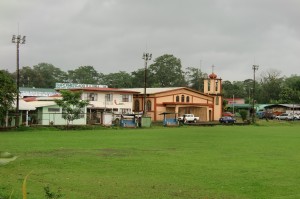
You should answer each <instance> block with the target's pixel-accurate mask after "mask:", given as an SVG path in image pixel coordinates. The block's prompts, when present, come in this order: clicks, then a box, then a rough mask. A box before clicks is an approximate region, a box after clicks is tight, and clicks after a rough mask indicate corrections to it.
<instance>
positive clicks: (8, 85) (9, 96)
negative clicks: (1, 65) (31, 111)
mask: <svg viewBox="0 0 300 199" xmlns="http://www.w3.org/2000/svg"><path fill="white" fill-rule="evenodd" d="M0 82H1V84H0V119H1V120H0V121H1V122H0V123H2V121H3V119H4V117H5V114H6V112H7V111H8V110H9V109H11V108H12V105H13V103H14V100H15V97H16V95H17V88H16V85H15V83H14V81H13V79H12V77H11V75H10V74H9V72H7V71H3V70H0Z"/></svg>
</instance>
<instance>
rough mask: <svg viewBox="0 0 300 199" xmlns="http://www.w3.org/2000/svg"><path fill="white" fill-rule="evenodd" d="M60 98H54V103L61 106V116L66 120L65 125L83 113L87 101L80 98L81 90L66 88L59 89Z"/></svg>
mask: <svg viewBox="0 0 300 199" xmlns="http://www.w3.org/2000/svg"><path fill="white" fill-rule="evenodd" d="M60 93H61V95H62V99H57V100H55V103H56V104H57V105H58V106H59V107H62V117H63V118H64V119H65V120H67V125H69V124H70V122H72V121H74V120H76V119H79V118H80V115H81V114H84V113H85V112H84V108H85V106H87V105H88V103H89V102H88V101H86V100H81V94H82V92H71V91H68V90H62V91H60Z"/></svg>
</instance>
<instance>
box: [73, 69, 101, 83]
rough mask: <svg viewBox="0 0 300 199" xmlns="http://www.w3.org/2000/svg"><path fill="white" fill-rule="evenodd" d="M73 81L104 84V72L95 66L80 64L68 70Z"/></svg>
mask: <svg viewBox="0 0 300 199" xmlns="http://www.w3.org/2000/svg"><path fill="white" fill-rule="evenodd" d="M68 78H69V81H70V82H71V83H79V84H102V83H103V82H102V78H103V74H101V73H98V72H97V71H96V70H95V69H94V67H93V66H80V67H78V68H77V69H75V70H69V71H68Z"/></svg>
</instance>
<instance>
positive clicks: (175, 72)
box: [148, 54, 187, 87]
mask: <svg viewBox="0 0 300 199" xmlns="http://www.w3.org/2000/svg"><path fill="white" fill-rule="evenodd" d="M149 71H150V73H149V76H148V77H149V79H153V80H154V84H153V85H152V86H154V87H175V86H186V85H187V82H186V81H185V78H184V72H183V70H182V66H181V61H180V59H178V58H176V57H174V56H173V55H168V54H165V55H163V56H160V57H158V58H156V59H155V60H154V63H153V64H151V65H150V67H149Z"/></svg>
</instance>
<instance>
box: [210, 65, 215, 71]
mask: <svg viewBox="0 0 300 199" xmlns="http://www.w3.org/2000/svg"><path fill="white" fill-rule="evenodd" d="M214 68H215V65H212V66H211V71H212V73H214Z"/></svg>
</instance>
